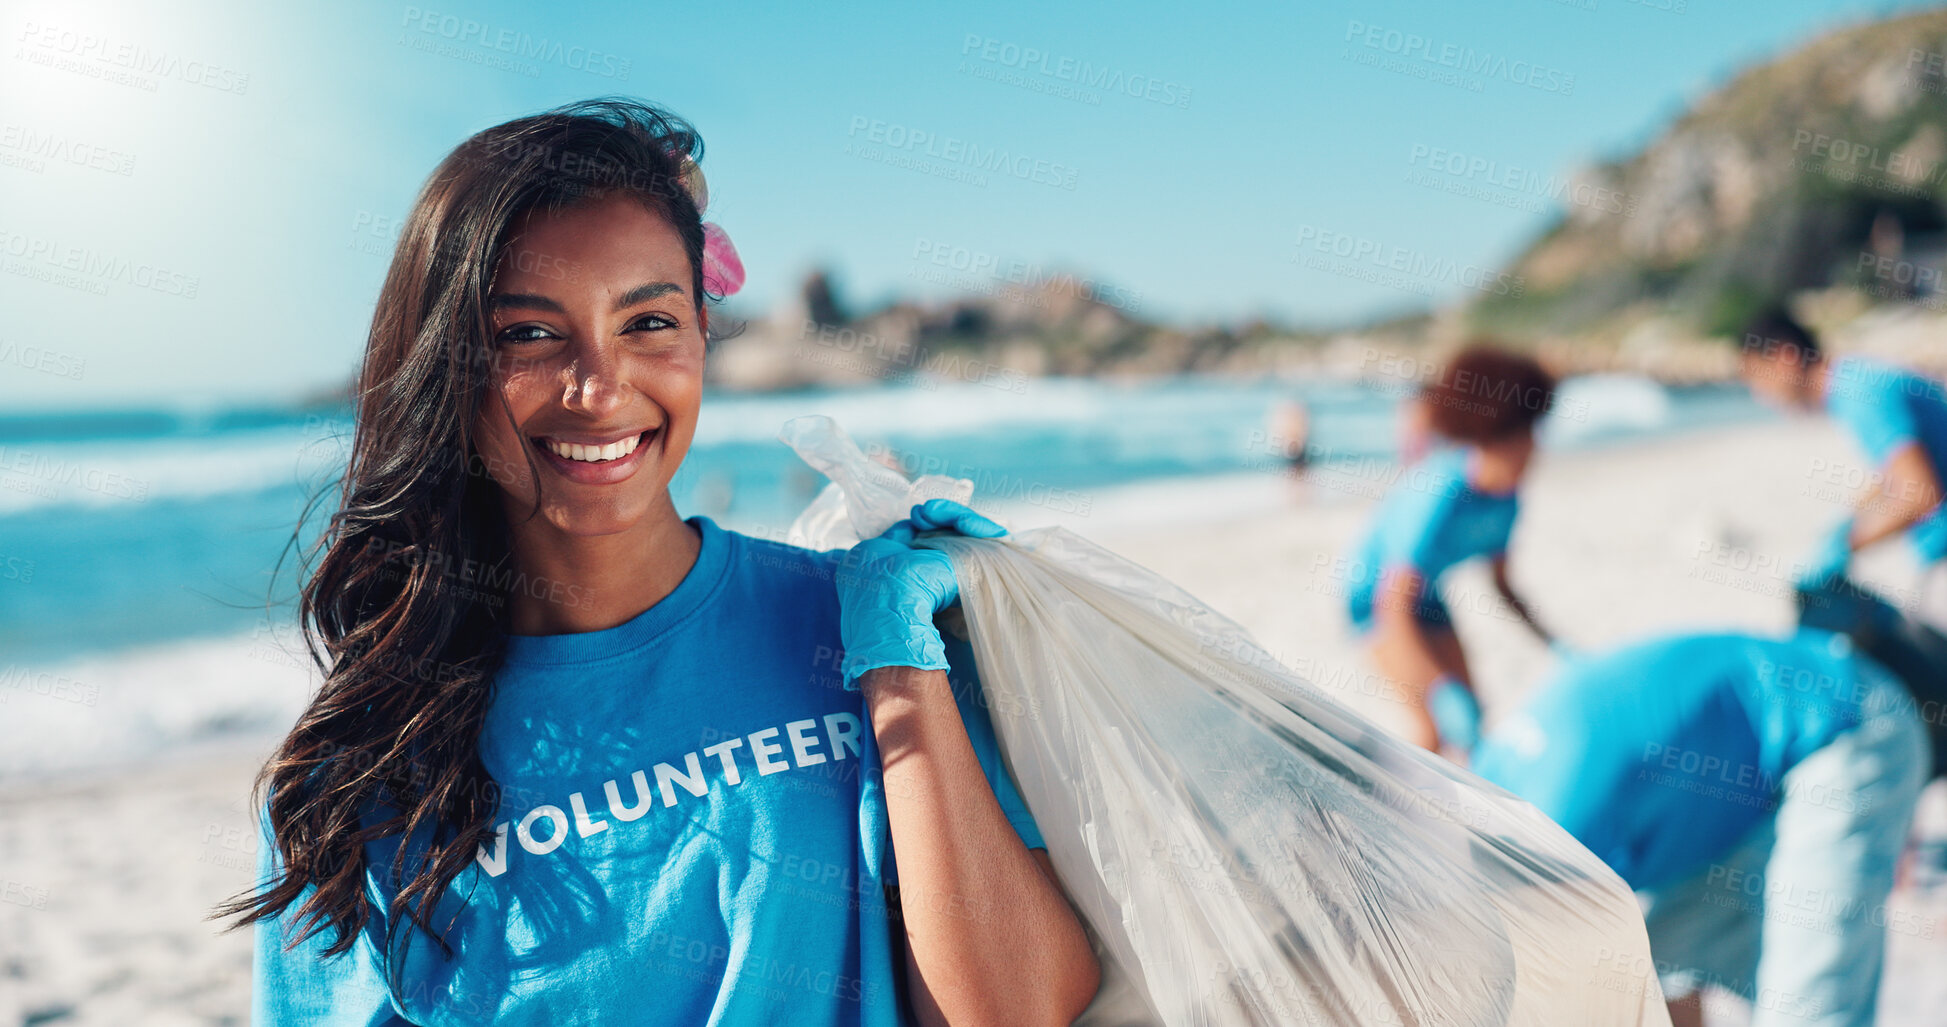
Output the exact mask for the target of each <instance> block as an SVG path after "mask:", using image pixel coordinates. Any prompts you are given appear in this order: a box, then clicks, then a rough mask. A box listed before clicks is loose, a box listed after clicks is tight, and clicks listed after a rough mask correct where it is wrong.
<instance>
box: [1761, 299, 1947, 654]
mask: <svg viewBox="0 0 1947 1027" xmlns="http://www.w3.org/2000/svg"><path fill="white" fill-rule="evenodd" d="M1740 368H1741V372H1742V374H1743V376H1744V379H1745V381H1746V382H1747V383H1748V384H1749V385H1750V387H1751V391H1752V392H1754V393H1756V394H1757V395H1758V396H1759V397H1760V398H1762V399H1764V400H1765V401H1766V402H1768V403H1771V404H1773V405H1775V406H1778V407H1780V408H1783V409H1787V410H1795V411H1803V412H1813V411H1823V412H1825V413H1827V414H1829V415H1831V416H1832V417H1833V419H1835V420H1837V421H1838V422H1839V423H1840V424H1841V425H1843V426H1844V427H1845V429H1846V432H1847V434H1848V435H1850V436H1851V437H1852V440H1853V442H1854V443H1855V444H1856V445H1857V446H1858V448H1859V450H1860V451H1861V452H1862V453H1863V454H1864V456H1865V458H1866V463H1865V465H1864V466H1862V467H1856V468H1834V469H1832V472H1831V473H1830V474H1829V475H1827V476H1826V477H1829V478H1830V479H1832V481H1833V482H1835V483H1836V484H1837V485H1838V486H1839V487H1842V488H1847V487H1858V488H1861V489H1862V490H1863V491H1861V493H1860V495H1859V498H1858V501H1857V502H1856V503H1855V504H1854V512H1853V514H1852V516H1851V517H1849V518H1848V519H1846V520H1844V521H1842V522H1840V523H1839V524H1838V525H1837V527H1836V528H1835V529H1834V530H1833V532H1832V533H1831V534H1830V535H1829V536H1828V538H1827V539H1826V542H1825V544H1824V545H1823V546H1822V547H1821V548H1820V550H1819V551H1818V552H1816V553H1814V554H1813V556H1812V557H1811V559H1810V560H1809V561H1808V568H1807V572H1806V579H1807V581H1808V582H1810V583H1813V584H1816V583H1817V582H1818V581H1820V580H1823V579H1827V578H1833V577H1838V576H1842V575H1844V573H1845V571H1846V568H1847V565H1848V564H1849V563H1850V562H1851V559H1852V556H1853V554H1854V553H1856V552H1858V551H1859V550H1861V549H1864V548H1866V547H1867V546H1870V545H1873V544H1875V543H1877V542H1880V541H1882V540H1884V539H1888V538H1892V537H1894V536H1897V535H1905V536H1906V537H1907V539H1908V541H1909V542H1910V543H1911V544H1912V546H1913V552H1914V554H1915V556H1917V557H1918V558H1919V561H1920V563H1921V564H1922V565H1923V567H1924V568H1925V570H1924V572H1923V573H1924V575H1925V578H1924V584H1923V588H1922V592H1921V596H1920V609H1919V611H1918V612H1919V613H1920V614H1921V616H1922V617H1923V618H1924V619H1926V620H1927V621H1928V622H1929V623H1931V624H1933V625H1935V626H1936V627H1943V628H1947V509H1943V507H1942V505H1941V483H1942V482H1943V481H1947V390H1943V388H1942V386H1941V383H1940V382H1938V381H1936V380H1934V379H1931V378H1927V377H1925V376H1922V375H1919V374H1916V373H1914V372H1913V371H1910V370H1908V369H1906V368H1903V367H1899V366H1897V365H1894V364H1890V363H1887V362H1885V361H1882V360H1875V359H1873V358H1871V357H1866V356H1859V355H1856V354H1851V355H1846V356H1840V357H1836V358H1832V357H1828V356H1827V355H1826V354H1825V352H1824V351H1823V349H1822V348H1821V347H1820V345H1819V342H1818V338H1817V337H1816V336H1815V335H1814V334H1813V333H1812V331H1811V330H1810V329H1808V328H1806V327H1805V326H1804V325H1802V324H1800V323H1799V322H1798V321H1796V320H1795V319H1793V318H1792V316H1791V314H1790V313H1789V312H1786V311H1784V310H1782V309H1778V310H1772V311H1768V312H1766V313H1763V314H1761V315H1759V316H1758V317H1756V318H1754V319H1753V320H1752V321H1751V323H1750V324H1749V325H1747V326H1746V327H1745V330H1744V339H1743V343H1742V346H1741V356H1740ZM1812 471H1813V475H1814V479H1815V480H1819V478H1820V475H1819V473H1818V472H1819V468H1818V467H1816V466H1814V467H1813V468H1812Z"/></svg>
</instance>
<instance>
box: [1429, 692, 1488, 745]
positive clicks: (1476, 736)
mask: <svg viewBox="0 0 1947 1027" xmlns="http://www.w3.org/2000/svg"><path fill="white" fill-rule="evenodd" d="M1426 710H1427V712H1428V713H1430V714H1432V715H1433V728H1434V730H1436V731H1438V732H1439V733H1440V743H1441V744H1442V745H1449V746H1452V747H1453V748H1456V749H1459V750H1461V751H1462V752H1473V751H1474V746H1476V745H1479V744H1480V740H1481V706H1480V702H1479V701H1478V700H1476V699H1475V698H1474V693H1473V692H1472V691H1471V690H1470V689H1468V688H1467V686H1466V685H1463V684H1461V683H1460V682H1458V681H1455V680H1454V679H1453V678H1450V677H1447V676H1446V675H1444V674H1442V675H1441V676H1439V677H1437V678H1435V679H1433V684H1432V686H1431V687H1429V688H1428V689H1427V690H1426Z"/></svg>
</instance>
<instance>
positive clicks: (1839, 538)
mask: <svg viewBox="0 0 1947 1027" xmlns="http://www.w3.org/2000/svg"><path fill="white" fill-rule="evenodd" d="M1850 563H1852V519H1851V518H1847V519H1845V520H1843V521H1840V522H1839V523H1838V526H1837V527H1835V528H1833V529H1832V532H1831V534H1829V535H1827V536H1826V538H1825V541H1824V542H1822V543H1820V544H1819V548H1818V549H1817V551H1815V552H1814V553H1813V554H1812V558H1811V559H1810V560H1809V561H1807V563H1806V565H1805V573H1803V574H1801V575H1799V576H1798V582H1797V584H1798V587H1799V588H1802V589H1805V590H1806V591H1808V592H1816V591H1818V589H1819V588H1820V587H1822V586H1825V585H1829V584H1831V583H1833V582H1834V581H1837V580H1839V579H1840V578H1843V577H1845V576H1846V566H1847V565H1848V564H1850Z"/></svg>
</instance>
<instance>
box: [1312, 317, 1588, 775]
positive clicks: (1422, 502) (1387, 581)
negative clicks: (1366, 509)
mask: <svg viewBox="0 0 1947 1027" xmlns="http://www.w3.org/2000/svg"><path fill="white" fill-rule="evenodd" d="M1554 394H1555V380H1554V378H1553V377H1552V376H1550V375H1549V374H1548V372H1547V371H1545V370H1543V369H1542V367H1541V365H1540V364H1538V363H1536V362H1535V361H1534V359H1533V358H1531V357H1527V356H1524V355H1522V354H1518V353H1512V352H1509V351H1506V350H1503V349H1499V348H1496V347H1493V346H1489V345H1472V346H1469V347H1467V348H1466V349H1464V350H1462V351H1461V352H1460V353H1459V354H1457V355H1456V356H1455V357H1454V358H1453V359H1452V361H1450V362H1449V363H1448V364H1447V365H1446V367H1445V368H1444V370H1443V371H1442V373H1441V375H1440V377H1439V380H1438V381H1435V382H1431V383H1429V384H1428V385H1427V386H1426V387H1425V388H1424V389H1422V390H1421V392H1420V394H1419V396H1418V397H1417V398H1416V399H1415V400H1414V403H1415V404H1416V405H1417V407H1418V408H1419V410H1420V411H1422V412H1423V416H1424V419H1425V423H1426V425H1427V426H1428V427H1429V428H1430V429H1431V431H1432V432H1433V434H1434V435H1435V436H1437V437H1438V439H1439V440H1440V441H1441V442H1443V443H1446V444H1444V445H1437V446H1435V447H1434V448H1433V449H1432V451H1431V452H1430V453H1428V454H1427V455H1426V456H1425V457H1423V458H1421V459H1420V460H1419V461H1417V462H1415V463H1414V464H1413V465H1412V466H1410V467H1408V468H1407V469H1406V470H1405V471H1404V472H1403V473H1402V474H1401V476H1400V478H1399V480H1398V482H1397V483H1395V484H1394V485H1393V487H1392V489H1391V491H1389V492H1388V493H1387V495H1386V498H1385V499H1384V500H1382V501H1381V503H1380V505H1379V509H1378V512H1377V513H1376V514H1375V515H1374V517H1373V521H1372V525H1371V527H1370V528H1369V530H1368V531H1367V533H1366V535H1365V537H1364V539H1363V540H1362V541H1361V542H1360V544H1359V546H1358V548H1357V549H1356V550H1355V551H1354V552H1353V553H1352V554H1351V555H1350V557H1349V558H1348V560H1347V563H1346V566H1347V568H1348V574H1349V581H1348V582H1347V584H1348V590H1347V599H1348V606H1349V612H1350V614H1351V618H1352V624H1353V626H1354V628H1356V629H1357V630H1358V631H1359V632H1360V634H1361V635H1362V636H1363V638H1364V640H1365V642H1366V645H1367V647H1368V648H1369V650H1370V651H1371V653H1372V659H1373V662H1374V663H1375V664H1376V665H1377V667H1378V669H1379V671H1380V673H1382V674H1384V675H1385V676H1386V677H1387V678H1388V679H1389V680H1391V681H1392V682H1393V684H1394V686H1395V687H1396V688H1398V689H1399V691H1400V694H1401V697H1402V698H1403V699H1404V700H1405V702H1406V704H1407V708H1408V710H1409V711H1410V712H1409V721H1410V722H1409V725H1408V732H1407V738H1408V739H1409V740H1411V741H1413V742H1414V743H1416V744H1418V745H1421V746H1423V747H1425V748H1428V749H1433V748H1438V747H1439V746H1440V745H1441V744H1442V743H1446V744H1448V745H1450V746H1451V747H1453V748H1455V749H1460V750H1464V749H1465V748H1467V747H1468V746H1469V745H1471V744H1472V742H1473V740H1474V736H1475V734H1476V733H1477V732H1478V730H1479V728H1478V725H1479V719H1480V713H1479V708H1478V705H1477V704H1476V702H1475V700H1474V694H1473V681H1472V677H1471V676H1470V675H1469V673H1468V670H1467V658H1466V654H1465V653H1464V652H1463V651H1462V649H1461V646H1460V638H1459V636H1458V635H1456V634H1455V632H1454V622H1453V616H1452V614H1451V613H1450V612H1449V611H1448V609H1447V606H1446V603H1444V602H1443V601H1442V600H1441V598H1440V592H1439V588H1438V586H1439V583H1440V580H1441V578H1442V577H1443V576H1445V575H1446V573H1447V572H1448V571H1449V570H1451V569H1453V568H1454V567H1455V566H1457V565H1459V564H1461V563H1464V562H1466V561H1468V560H1471V559H1474V558H1476V557H1485V558H1486V559H1487V560H1488V561H1489V564H1490V567H1491V568H1492V571H1493V576H1494V586H1495V590H1496V591H1497V592H1499V593H1500V596H1501V598H1502V600H1503V601H1505V602H1506V603H1507V604H1508V606H1509V607H1510V608H1511V609H1512V610H1514V612H1515V614H1516V615H1517V616H1519V617H1520V618H1521V620H1522V622H1523V623H1525V624H1527V625H1528V627H1529V628H1530V629H1532V630H1533V631H1534V632H1535V634H1536V635H1537V636H1539V637H1540V638H1541V639H1542V640H1543V641H1544V642H1547V641H1549V640H1550V636H1549V634H1548V633H1547V632H1546V631H1545V630H1543V629H1542V628H1541V626H1540V625H1538V624H1537V623H1536V622H1535V619H1534V617H1533V616H1531V615H1530V614H1529V612H1528V607H1527V604H1526V603H1523V602H1522V601H1521V599H1520V597H1519V596H1517V595H1516V594H1515V592H1514V588H1513V586H1512V585H1511V584H1510V583H1509V580H1508V559H1507V552H1508V538H1509V535H1510V534H1511V533H1512V532H1513V530H1514V521H1515V514H1516V512H1517V509H1518V505H1519V504H1518V501H1517V500H1518V493H1519V489H1520V487H1521V481H1522V479H1523V477H1525V476H1526V474H1527V472H1528V464H1529V460H1530V459H1531V458H1532V457H1533V455H1534V450H1535V422H1537V421H1539V420H1540V419H1541V417H1542V415H1543V414H1545V413H1547V412H1548V409H1549V407H1550V406H1551V405H1552V404H1553V402H1554Z"/></svg>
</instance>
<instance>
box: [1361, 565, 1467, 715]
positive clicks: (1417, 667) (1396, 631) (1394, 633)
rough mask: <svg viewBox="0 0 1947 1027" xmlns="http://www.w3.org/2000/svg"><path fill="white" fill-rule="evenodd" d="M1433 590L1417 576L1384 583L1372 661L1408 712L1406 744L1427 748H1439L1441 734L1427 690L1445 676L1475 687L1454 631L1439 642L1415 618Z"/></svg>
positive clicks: (1403, 574)
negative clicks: (1431, 708) (1429, 708)
mask: <svg viewBox="0 0 1947 1027" xmlns="http://www.w3.org/2000/svg"><path fill="white" fill-rule="evenodd" d="M1431 587H1432V583H1431V582H1429V581H1427V580H1426V579H1425V578H1424V577H1422V576H1421V575H1420V574H1419V573H1418V572H1416V571H1412V570H1408V569H1404V568H1402V569H1398V570H1394V571H1390V572H1388V573H1387V574H1386V575H1385V576H1384V577H1383V578H1382V579H1381V580H1380V583H1379V594H1378V595H1377V596H1376V597H1375V599H1374V602H1373V620H1374V622H1375V625H1376V628H1375V630H1374V632H1373V640H1372V641H1373V661H1374V662H1375V663H1376V664H1377V665H1378V667H1379V672H1380V673H1381V674H1383V675H1385V676H1386V678H1387V679H1388V680H1390V681H1391V682H1393V683H1394V685H1396V686H1397V687H1398V688H1399V690H1400V696H1399V698H1400V702H1401V703H1402V704H1403V705H1404V706H1405V707H1406V725H1405V727H1406V731H1405V737H1406V739H1407V740H1408V741H1410V742H1412V743H1413V744H1415V745H1418V746H1420V747H1421V748H1423V749H1438V748H1439V747H1440V732H1439V729H1438V728H1437V727H1436V726H1435V724H1434V722H1433V714H1432V713H1431V712H1430V711H1429V710H1428V709H1427V702H1426V699H1427V689H1428V688H1429V687H1430V686H1432V684H1433V683H1434V681H1435V680H1437V679H1439V678H1441V677H1447V678H1452V679H1453V680H1454V681H1455V682H1458V683H1459V684H1460V685H1462V686H1464V687H1467V688H1472V687H1473V680H1472V679H1471V678H1470V677H1468V674H1467V660H1466V657H1465V655H1464V654H1463V653H1462V652H1461V649H1460V643H1459V640H1458V639H1457V638H1455V637H1454V635H1453V633H1452V632H1451V631H1442V632H1440V633H1439V635H1440V637H1438V638H1436V637H1435V634H1434V632H1433V631H1432V630H1429V628H1428V626H1427V625H1426V623H1425V622H1423V621H1421V620H1420V618H1418V617H1417V616H1414V610H1415V608H1416V607H1418V606H1419V603H1420V597H1421V596H1422V595H1423V594H1424V593H1425V590H1426V589H1429V588H1431Z"/></svg>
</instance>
